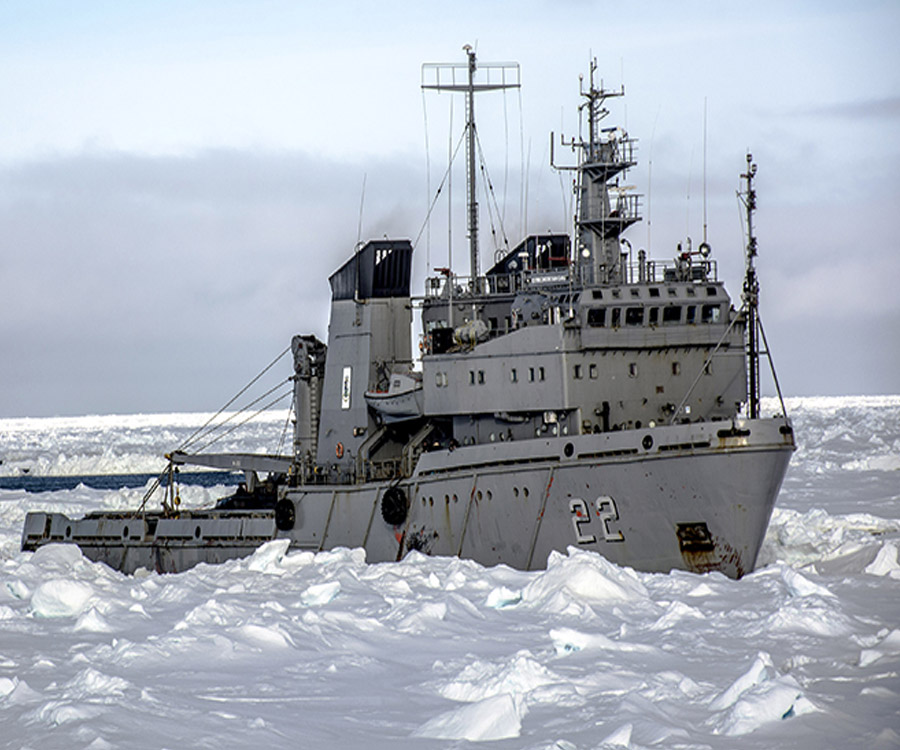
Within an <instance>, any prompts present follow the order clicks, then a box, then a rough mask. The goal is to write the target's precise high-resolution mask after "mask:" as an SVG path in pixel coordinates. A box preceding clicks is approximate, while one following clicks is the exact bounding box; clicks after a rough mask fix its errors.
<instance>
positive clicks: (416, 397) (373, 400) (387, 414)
mask: <svg viewBox="0 0 900 750" xmlns="http://www.w3.org/2000/svg"><path fill="white" fill-rule="evenodd" d="M364 395H365V399H366V403H367V404H368V405H369V407H370V408H371V409H372V410H373V411H374V412H375V413H376V414H377V415H378V418H379V419H380V420H381V421H382V422H383V423H384V424H394V423H396V422H407V421H409V420H411V419H418V418H419V417H421V416H423V415H424V414H425V398H424V391H423V390H422V375H421V373H418V372H404V373H400V372H395V373H392V374H391V378H390V385H389V386H388V389H387V390H386V391H366V392H365V394H364Z"/></svg>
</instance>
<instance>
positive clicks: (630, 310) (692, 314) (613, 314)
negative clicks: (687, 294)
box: [587, 305, 722, 328]
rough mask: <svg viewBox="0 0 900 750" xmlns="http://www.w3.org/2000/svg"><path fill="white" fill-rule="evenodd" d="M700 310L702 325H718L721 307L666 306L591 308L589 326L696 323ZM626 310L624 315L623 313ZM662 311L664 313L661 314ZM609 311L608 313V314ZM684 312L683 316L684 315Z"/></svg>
mask: <svg viewBox="0 0 900 750" xmlns="http://www.w3.org/2000/svg"><path fill="white" fill-rule="evenodd" d="M698 308H699V309H700V322H701V323H718V322H719V320H720V318H721V313H722V309H721V306H720V305H666V306H665V307H662V308H660V307H650V308H644V307H609V308H607V307H591V308H589V309H588V314H587V324H588V325H589V326H591V327H593V328H605V327H607V326H609V327H610V328H619V327H620V326H621V325H622V324H623V318H624V324H625V325H626V326H642V325H644V324H645V321H646V324H647V325H649V326H658V325H660V318H662V325H664V326H671V325H680V324H681V323H688V324H691V323H696V322H697V309H698ZM623 310H624V314H623V312H622V311H623ZM660 310H662V313H661V314H660ZM607 311H608V313H607ZM682 311H683V315H682Z"/></svg>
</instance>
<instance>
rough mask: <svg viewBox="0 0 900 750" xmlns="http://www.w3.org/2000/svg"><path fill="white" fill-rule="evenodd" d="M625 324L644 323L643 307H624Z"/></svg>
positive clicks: (638, 324) (640, 324)
mask: <svg viewBox="0 0 900 750" xmlns="http://www.w3.org/2000/svg"><path fill="white" fill-rule="evenodd" d="M625 325H627V326H642V325H644V308H643V307H626V308H625Z"/></svg>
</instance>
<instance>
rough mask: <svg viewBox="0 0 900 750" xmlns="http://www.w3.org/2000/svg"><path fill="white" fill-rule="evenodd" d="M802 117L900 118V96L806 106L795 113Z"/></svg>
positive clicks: (849, 118)
mask: <svg viewBox="0 0 900 750" xmlns="http://www.w3.org/2000/svg"><path fill="white" fill-rule="evenodd" d="M793 114H795V115H798V116H802V117H823V116H824V117H835V118H840V119H847V120H871V119H885V120H894V119H897V118H900V97H898V96H890V97H880V98H874V99H864V100H860V101H851V102H840V103H835V104H825V105H822V106H819V107H804V108H802V109H798V110H795V112H794V113H793Z"/></svg>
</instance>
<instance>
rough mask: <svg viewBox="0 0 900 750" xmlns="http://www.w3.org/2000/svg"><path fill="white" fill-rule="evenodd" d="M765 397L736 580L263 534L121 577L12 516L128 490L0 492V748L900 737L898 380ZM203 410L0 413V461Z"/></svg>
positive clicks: (131, 495) (43, 454)
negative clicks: (32, 535)
mask: <svg viewBox="0 0 900 750" xmlns="http://www.w3.org/2000/svg"><path fill="white" fill-rule="evenodd" d="M788 406H789V408H790V409H791V412H792V415H793V418H794V420H795V426H796V434H797V436H798V438H799V442H800V449H799V451H798V455H797V457H796V459H795V460H794V463H793V465H792V468H791V470H790V472H789V474H788V477H787V479H786V482H785V485H784V489H783V491H782V494H781V497H780V500H779V505H778V507H777V508H776V511H775V515H774V517H773V520H772V524H771V526H770V529H769V533H768V535H767V538H766V542H765V545H764V549H763V553H762V556H761V557H762V560H761V563H760V567H758V568H757V570H756V571H755V572H753V573H751V574H750V575H747V576H745V577H744V578H743V579H742V580H740V581H733V580H730V579H728V578H726V577H724V576H722V575H719V574H715V573H714V574H708V575H704V576H700V575H694V574H690V573H685V572H673V573H670V574H668V575H661V574H644V573H637V572H635V571H632V570H629V569H625V568H619V567H616V566H615V565H612V564H611V563H609V562H607V561H606V560H604V559H603V558H601V557H598V556H596V555H594V554H591V553H587V552H584V551H580V550H577V549H572V548H570V549H569V550H568V553H567V554H558V553H557V554H553V555H551V557H550V559H549V560H548V564H547V569H546V570H544V571H540V572H530V573H525V572H521V571H516V570H512V569H509V568H505V567H496V568H484V567H481V566H479V565H476V564H474V563H472V562H469V561H465V560H459V559H452V558H451V559H447V558H429V557H425V556H423V555H420V554H418V553H411V554H410V555H409V556H407V557H406V558H405V559H404V560H402V561H401V562H399V563H390V564H379V565H370V564H368V563H367V562H366V560H365V556H364V554H363V552H362V551H361V550H346V549H339V550H334V551H331V552H323V553H319V554H313V553H310V552H294V551H291V550H289V549H287V548H286V546H285V543H283V542H272V543H270V544H268V545H265V546H264V547H261V548H260V549H259V550H258V551H257V552H256V553H255V554H254V555H253V556H252V557H249V558H247V559H244V560H233V561H230V562H228V563H225V564H223V565H219V566H207V565H201V566H198V567H197V568H194V569H192V570H189V571H187V572H185V573H182V574H179V575H169V576H160V575H157V574H155V573H149V572H141V573H139V574H138V575H135V576H123V575H121V574H119V573H117V572H114V571H112V570H110V569H108V568H106V567H104V566H102V565H99V564H94V563H91V562H89V561H88V560H86V559H85V558H83V557H82V556H81V554H80V552H79V551H78V549H77V548H76V547H73V546H49V547H46V548H42V549H40V550H39V551H38V552H35V553H33V554H32V553H22V552H20V551H19V541H20V539H19V535H20V533H21V524H22V521H23V519H24V516H25V513H26V511H27V510H34V509H48V510H62V511H65V512H67V513H69V514H81V513H84V512H87V511H89V510H92V509H98V508H107V509H108V508H126V507H134V506H135V505H136V504H137V503H139V502H140V496H141V495H142V494H143V490H142V489H136V490H121V491H116V492H105V491H100V490H92V489H89V488H86V487H84V486H80V487H78V488H77V489H75V490H66V491H59V492H51V493H43V494H26V493H25V492H22V491H12V490H6V491H0V727H2V731H0V745H2V747H8V748H22V747H29V748H41V750H51V749H52V748H91V749H92V750H100V749H101V748H118V747H131V748H164V747H217V748H246V747H258V746H265V747H272V748H282V747H284V748H288V747H290V748H297V747H310V748H318V747H322V748H325V747H327V748H343V747H346V748H351V747H352V748H391V750H396V749H397V748H464V747H496V748H532V749H534V750H539V749H540V750H551V748H556V749H559V750H573V749H576V748H577V749H579V750H580V749H582V748H584V749H587V748H592V749H593V748H606V749H610V748H635V749H640V748H692V749H693V748H715V749H718V748H729V749H730V748H773V747H778V748H823V747H840V748H885V749H886V748H896V747H900V560H898V549H900V479H898V478H900V472H898V469H900V397H879V398H851V397H847V398H837V399H792V400H791V401H790V402H789V404H788ZM283 416H284V415H282V417H281V418H283ZM204 418H205V415H163V416H156V417H147V416H136V417H117V418H115V420H112V419H110V418H105V417H104V418H88V417H86V418H81V419H69V420H53V419H47V420H0V456H4V457H7V459H8V460H5V461H4V464H3V466H4V469H5V470H6V469H7V467H10V466H11V467H13V468H12V469H11V470H17V468H21V467H25V466H30V467H32V468H33V469H34V470H35V471H43V470H46V471H48V472H49V471H51V470H55V469H58V468H59V467H65V466H69V467H76V466H77V467H78V470H79V471H84V467H91V466H94V467H95V469H99V470H103V471H109V470H113V471H121V472H130V471H135V470H146V469H145V468H144V467H148V466H153V468H152V469H150V470H153V469H155V468H156V466H157V465H154V464H153V461H154V457H155V456H158V455H160V454H161V453H162V452H163V451H164V450H165V449H166V448H167V445H171V443H172V442H177V439H178V437H179V435H180V433H181V432H185V433H188V432H189V431H190V430H192V429H193V427H194V426H196V425H197V424H201V423H202V421H203V419H204ZM260 434H262V433H260ZM117 445H127V448H125V449H123V450H121V451H117V449H116V448H115V446H117ZM29 446H31V447H29ZM54 446H56V447H54ZM264 448H265V447H264V446H262V445H260V444H258V441H257V437H256V436H255V433H252V434H251V435H250V436H249V437H248V438H246V443H245V444H244V445H239V446H237V449H240V450H263V449H264ZM63 452H64V453H65V456H64V457H63V456H62V453H63ZM92 462H93V464H92ZM54 467H55V469H54ZM92 471H93V470H92ZM85 473H91V472H85ZM225 493H226V488H224V487H221V488H213V489H205V488H200V487H194V488H185V490H184V492H183V494H182V496H183V498H184V500H185V502H186V503H188V504H191V505H195V506H199V505H203V504H207V503H212V502H214V500H215V499H216V497H218V496H220V495H223V494H225Z"/></svg>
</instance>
